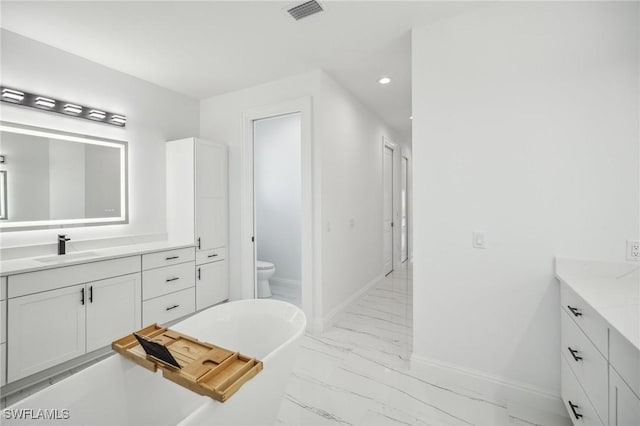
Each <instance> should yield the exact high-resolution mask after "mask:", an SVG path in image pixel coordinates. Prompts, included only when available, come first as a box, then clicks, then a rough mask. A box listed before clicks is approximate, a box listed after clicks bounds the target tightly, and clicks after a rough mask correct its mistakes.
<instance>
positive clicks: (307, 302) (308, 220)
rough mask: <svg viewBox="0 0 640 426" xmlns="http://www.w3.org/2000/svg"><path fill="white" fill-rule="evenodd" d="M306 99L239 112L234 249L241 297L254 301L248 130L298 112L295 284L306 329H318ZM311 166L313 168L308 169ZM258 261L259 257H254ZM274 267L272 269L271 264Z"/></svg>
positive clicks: (314, 183) (315, 189) (316, 218)
mask: <svg viewBox="0 0 640 426" xmlns="http://www.w3.org/2000/svg"><path fill="white" fill-rule="evenodd" d="M311 100H312V98H311V97H302V98H298V99H292V100H288V101H283V102H280V103H276V104H271V105H265V106H260V107H255V108H251V109H248V110H246V111H245V112H244V114H243V119H242V122H243V135H242V140H243V143H242V152H241V162H242V180H241V187H240V234H241V236H242V238H241V241H239V242H238V244H239V245H240V252H241V253H240V254H241V256H240V264H241V265H240V266H241V277H240V286H241V297H242V298H243V299H250V298H257V297H258V288H257V284H258V283H257V269H256V266H257V265H256V260H257V254H258V253H257V245H256V238H255V237H256V223H255V218H256V199H255V196H256V194H255V188H254V186H255V185H254V183H255V179H254V171H255V170H254V167H255V155H254V131H255V128H254V127H255V125H254V124H255V122H259V121H260V120H263V119H269V118H274V117H280V116H286V115H290V114H295V113H298V114H299V115H300V167H301V202H300V205H301V207H300V212H301V213H300V221H301V222H300V258H301V260H300V277H301V278H300V281H301V299H302V300H301V302H300V303H301V307H302V310H303V311H304V313H305V315H306V316H307V319H308V323H307V324H308V327H309V328H310V329H311V330H312V331H315V330H319V329H320V328H319V325H320V321H319V320H318V319H317V317H316V315H317V313H318V312H321V307H320V301H321V299H320V297H319V296H318V295H317V294H316V293H317V291H318V289H316V288H315V286H314V283H315V282H319V281H320V268H314V267H313V265H314V264H320V259H319V256H320V253H321V250H320V244H319V239H317V238H316V237H315V236H316V235H319V233H320V229H321V223H320V217H321V214H320V204H319V203H316V202H314V194H316V193H319V191H320V187H319V180H317V179H316V178H314V173H313V171H314V170H318V169H319V167H320V166H319V164H317V163H319V161H320V157H319V156H317V155H313V152H312V151H313V146H312V137H311V135H312V132H311V119H312V114H311ZM312 165H313V167H312ZM260 260H262V259H260ZM274 266H275V267H276V268H277V265H274Z"/></svg>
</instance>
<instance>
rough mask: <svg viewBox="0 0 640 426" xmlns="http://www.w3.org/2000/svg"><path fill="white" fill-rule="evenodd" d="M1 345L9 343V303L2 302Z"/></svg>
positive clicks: (0, 320) (0, 309)
mask: <svg viewBox="0 0 640 426" xmlns="http://www.w3.org/2000/svg"><path fill="white" fill-rule="evenodd" d="M0 332H1V335H0V343H4V342H6V341H7V301H6V300H3V301H2V302H0Z"/></svg>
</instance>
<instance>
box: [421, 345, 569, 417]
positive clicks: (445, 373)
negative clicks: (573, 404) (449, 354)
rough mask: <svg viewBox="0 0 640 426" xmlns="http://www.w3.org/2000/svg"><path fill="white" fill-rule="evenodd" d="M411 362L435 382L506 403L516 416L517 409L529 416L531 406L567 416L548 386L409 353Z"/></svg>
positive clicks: (496, 401)
mask: <svg viewBox="0 0 640 426" xmlns="http://www.w3.org/2000/svg"><path fill="white" fill-rule="evenodd" d="M410 362H411V370H413V371H415V372H417V373H420V374H421V375H423V376H425V377H428V378H429V380H431V381H433V382H434V383H437V384H438V385H441V386H444V387H447V388H449V389H451V390H455V391H459V392H461V393H465V391H466V392H467V393H469V391H471V392H475V393H476V395H479V396H482V397H483V398H484V399H487V400H489V401H492V402H495V403H497V404H500V405H503V406H506V407H507V411H509V413H510V414H511V415H516V416H517V417H521V416H518V415H517V414H518V413H519V412H527V415H526V416H525V417H526V418H528V419H530V417H528V416H530V412H531V409H532V408H533V409H534V411H536V412H540V413H548V414H549V415H552V416H560V417H567V411H566V409H565V407H564V404H563V402H562V399H561V398H560V395H558V394H556V393H554V392H551V391H549V390H547V389H542V388H538V387H536V386H532V385H529V384H526V383H521V382H516V381H513V380H510V379H505V378H503V377H499V376H495V375H492V374H489V373H485V372H482V371H477V370H471V369H468V368H464V367H460V366H458V365H454V364H449V363H446V362H442V361H437V360H433V359H430V358H426V357H422V356H420V355H416V354H411V360H410ZM543 423H544V422H543Z"/></svg>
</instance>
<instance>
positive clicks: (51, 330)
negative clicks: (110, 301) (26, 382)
mask: <svg viewBox="0 0 640 426" xmlns="http://www.w3.org/2000/svg"><path fill="white" fill-rule="evenodd" d="M84 289H85V286H84V284H81V285H76V286H72V287H66V288H61V289H58V290H52V291H45V292H42V293H36V294H31V295H28V296H22V297H16V298H14V299H9V304H8V307H7V310H8V320H7V324H8V326H9V327H8V330H7V331H8V335H7V342H11V343H10V344H8V345H7V346H8V347H7V349H8V354H7V364H8V374H7V376H8V377H7V379H8V381H9V382H12V381H14V380H18V379H21V378H23V377H26V376H29V375H31V374H34V373H37V372H38V371H41V370H44V369H45V368H48V367H52V366H54V365H57V364H60V363H61V362H64V361H68V360H70V359H72V358H75V357H77V356H80V355H82V354H84V353H85V305H84V303H86V301H87V297H86V296H87V295H86V294H84Z"/></svg>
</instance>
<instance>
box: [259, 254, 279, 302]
mask: <svg viewBox="0 0 640 426" xmlns="http://www.w3.org/2000/svg"><path fill="white" fill-rule="evenodd" d="M256 272H257V274H258V297H271V287H269V278H271V277H272V276H273V274H275V272H276V267H275V266H273V263H271V262H263V261H262V260H257V261H256Z"/></svg>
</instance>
